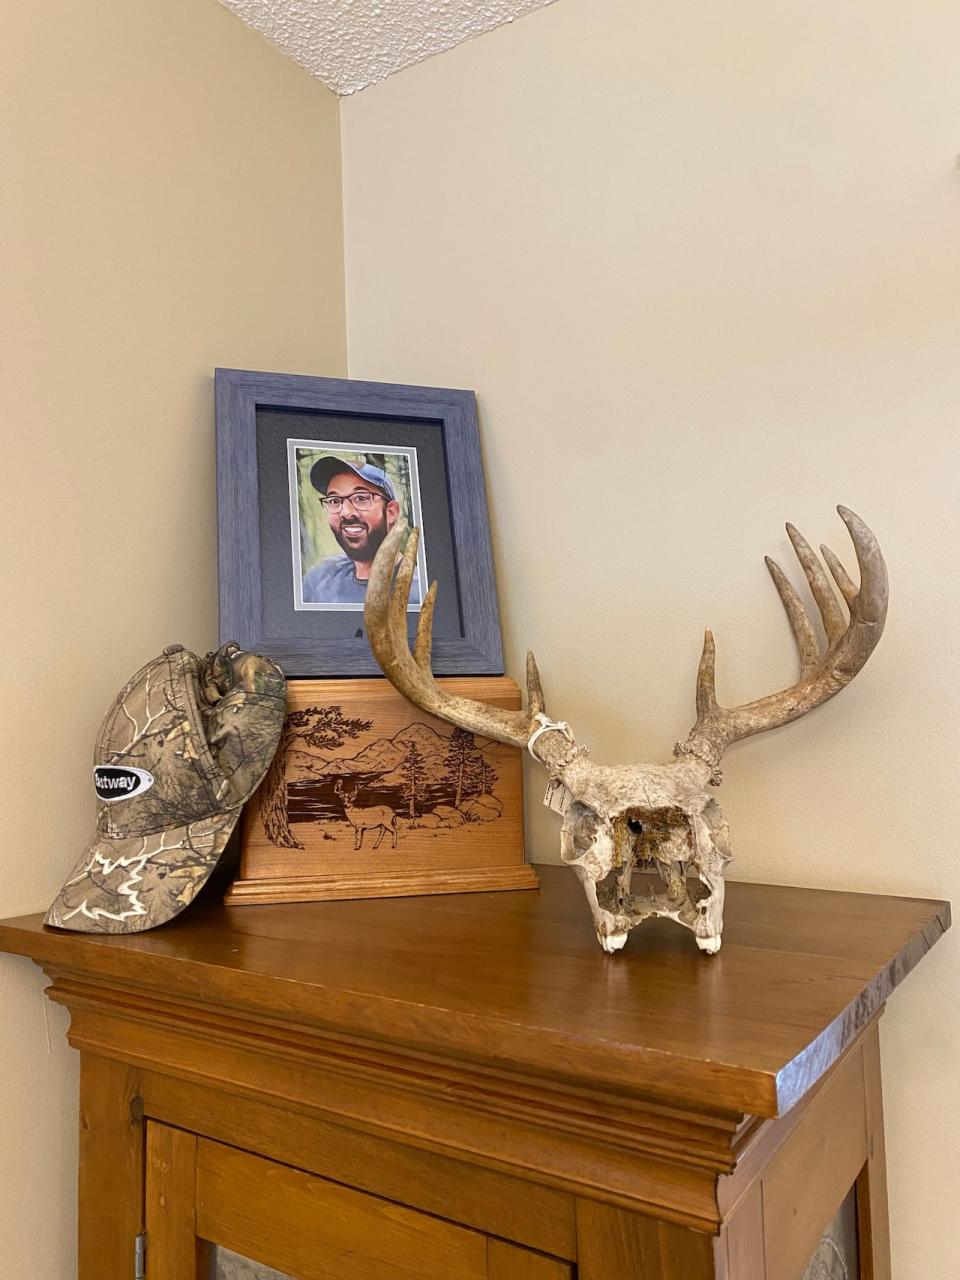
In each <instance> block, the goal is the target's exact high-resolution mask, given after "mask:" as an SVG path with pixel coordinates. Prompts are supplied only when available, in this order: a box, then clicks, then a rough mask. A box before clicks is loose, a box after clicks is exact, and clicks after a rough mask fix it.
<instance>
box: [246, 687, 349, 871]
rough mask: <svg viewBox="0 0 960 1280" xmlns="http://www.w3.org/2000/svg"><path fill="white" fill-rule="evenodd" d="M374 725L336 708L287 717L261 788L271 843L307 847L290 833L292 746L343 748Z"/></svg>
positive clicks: (309, 709)
mask: <svg viewBox="0 0 960 1280" xmlns="http://www.w3.org/2000/svg"><path fill="white" fill-rule="evenodd" d="M372 724H373V721H372V720H355V719H350V718H349V717H348V716H345V715H344V714H343V711H342V709H341V708H340V707H339V706H335V705H334V706H327V707H304V709H303V710H302V711H291V712H290V713H289V714H288V715H287V717H286V719H285V720H284V722H283V733H282V734H281V735H280V745H279V747H278V748H277V754H276V755H275V756H274V758H273V764H272V765H271V766H270V772H269V773H268V774H267V776H266V778H265V779H264V782H263V786H262V787H261V788H260V820H261V821H262V823H263V829H264V831H265V832H266V835H267V839H268V840H270V841H271V842H272V843H273V844H275V845H279V846H280V847H281V848H284V849H302V848H303V845H302V844H301V843H300V841H299V840H298V839H297V837H296V836H295V835H294V834H293V832H292V831H291V830H290V821H289V818H288V816H287V786H286V772H287V753H288V752H289V751H290V749H291V747H293V746H294V744H296V743H303V745H304V746H307V747H312V748H313V749H314V750H316V751H332V750H333V748H334V747H342V746H343V744H344V742H345V741H346V740H347V738H356V737H358V736H359V735H360V734H361V733H366V732H367V730H368V729H369V728H370V727H371V725H372Z"/></svg>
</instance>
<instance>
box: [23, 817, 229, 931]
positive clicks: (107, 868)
mask: <svg viewBox="0 0 960 1280" xmlns="http://www.w3.org/2000/svg"><path fill="white" fill-rule="evenodd" d="M240 810H241V806H237V807H236V808H233V809H227V810H225V811H224V812H223V813H217V814H212V815H211V816H210V817H208V818H200V819H198V820H197V821H196V822H190V823H188V824H187V825H186V826H183V827H171V828H168V829H167V830H165V831H158V832H156V833H155V834H152V835H146V836H127V837H125V838H123V839H111V838H110V837H108V836H104V835H103V834H102V833H100V832H98V833H97V836H96V839H94V841H93V842H92V844H91V845H90V846H89V848H88V849H87V851H86V852H85V853H84V855H83V857H82V858H81V859H80V862H79V863H78V864H77V867H76V869H75V871H74V872H73V874H72V875H71V876H70V879H69V880H68V881H67V882H66V884H65V885H64V886H63V888H62V889H61V890H60V892H59V893H58V894H57V896H56V899H55V900H54V902H53V905H52V906H51V908H50V910H49V911H48V912H47V914H46V916H45V917H44V923H45V924H49V925H53V926H54V927H55V928H58V929H71V930H74V931H76V932H78V933H140V932H142V931H143V930H145V929H153V928H155V927H156V926H157V925H158V924H165V923H166V922H167V921H168V920H172V919H173V918H174V916H177V915H179V914H180V912H181V911H183V910H184V908H186V907H188V906H189V905H190V903H191V902H192V901H193V900H194V898H195V897H196V896H197V894H198V893H199V892H200V890H201V889H202V888H203V886H204V885H205V884H206V883H207V881H208V880H209V878H210V875H211V873H212V871H213V869H214V867H215V866H216V865H217V863H218V862H219V860H220V855H221V854H222V853H223V850H224V848H225V846H226V843H227V841H228V840H229V839H230V835H231V833H232V831H233V828H234V827H235V826H236V824H237V819H238V818H239V817H240Z"/></svg>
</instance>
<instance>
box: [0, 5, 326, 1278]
mask: <svg viewBox="0 0 960 1280" xmlns="http://www.w3.org/2000/svg"><path fill="white" fill-rule="evenodd" d="M0 163H2V178H0V259H2V268H0V277H2V286H0V365H2V369H3V373H2V377H0V436H2V440H3V455H2V456H3V470H2V473H0V495H2V499H0V546H2V548H3V594H4V608H3V618H4V630H5V636H4V639H5V644H6V645H7V652H8V659H7V661H6V662H5V663H4V676H3V682H2V683H3V691H2V704H3V734H2V739H0V812H2V814H3V839H2V842H0V886H2V888H0V916H8V915H14V914H17V913H21V912H28V911H36V910H39V909H41V908H43V907H45V906H46V905H47V904H48V902H49V900H50V898H51V897H52V896H53V894H54V893H55V891H56V889H57V888H58V887H59V885H60V883H61V881H62V879H63V877H64V875H65V874H66V872H67V870H68V868H69V866H70V864H71V863H72V862H73V860H74V858H75V857H76V855H77V854H78V852H79V849H80V846H81V843H82V841H83V840H84V838H85V836H86V834H87V828H88V827H92V823H93V819H94V808H93V798H92V793H91V789H90V786H89V779H88V768H89V765H90V762H91V752H92V750H93V737H94V733H95V731H96V728H97V725H98V723H99V720H100V718H101V716H102V714H103V712H104V710H105V709H106V706H107V705H108V703H109V700H110V699H111V697H112V696H113V695H114V694H115V692H116V690H117V688H118V686H119V684H120V683H122V681H123V679H125V678H126V676H127V675H129V674H130V673H131V672H132V671H133V670H135V669H136V667H137V666H138V665H139V664H141V663H142V662H144V661H146V660H147V659H148V658H150V657H152V656H153V655H154V654H155V653H157V652H158V651H159V649H160V648H162V646H163V645H165V644H167V643H169V642H170V641H172V640H177V641H181V642H182V643H185V644H187V645H188V646H190V647H197V648H200V649H201V651H202V650H203V649H204V648H205V647H208V646H210V645H212V644H213V643H214V642H215V640H216V511H215V491H214V439H213V400H212V382H211V371H212V369H213V368H214V366H215V365H218V364H220V365H234V366H239V367H241V368H244V367H245V368H263V369H279V370H285V371H290V372H296V371H303V372H311V373H329V374H343V372H344V332H343V329H344V324H343V281H342V233H341V212H340V210H341V197H340V158H339V139H338V120H337V103H336V99H335V98H334V97H333V95H332V94H330V93H329V92H327V90H325V89H324V88H323V87H322V86H321V85H320V84H319V82H317V81H315V80H312V79H311V78H310V77H309V76H308V75H307V74H306V73H305V72H303V71H301V70H300V69H299V68H297V67H295V66H294V64H293V63H291V62H289V61H287V60H285V59H284V58H282V57H281V56H280V55H279V54H278V53H277V52H276V51H275V50H274V49H273V48H272V47H271V46H270V45H269V44H267V42H266V41H264V40H263V39H262V38H261V37H259V36H256V35H254V34H253V33H252V32H250V31H248V30H247V29H246V28H245V27H244V26H242V24H241V23H239V22H238V21H237V19H236V18H235V17H233V16H232V15H231V14H229V13H227V12H226V10H224V9H222V8H220V6H219V5H218V4H216V3H215V0H163V2H162V3H157V2H156V0H100V2H98V3H96V4H93V5H91V4H86V3H81V2H80V0H53V2H52V3H42V4H23V5H12V4H11V5H6V6H4V21H3V41H2V49H0ZM41 985H42V981H41V976H40V974H39V972H38V971H37V970H36V969H34V968H33V966H32V965H30V964H29V963H28V962H27V961H17V960H12V959H10V958H8V957H4V956H0V1045H2V1049H0V1098H2V1100H3V1121H2V1123H0V1246H2V1248H0V1252H2V1261H0V1272H2V1275H3V1277H4V1280H37V1277H38V1276H51V1277H58V1278H59V1277H68V1276H70V1275H73V1274H74V1262H73V1249H74V1192H73V1186H74V1177H75V1175H74V1167H75V1160H76V1143H75V1131H76V1074H75V1073H76V1061H75V1059H76V1055H75V1054H73V1052H72V1051H69V1050H68V1049H67V1048H66V1046H65V1043H64V1039H63V1032H64V1030H65V1024H66V1018H65V1016H64V1015H63V1014H62V1012H61V1011H60V1010H59V1009H54V1008H52V1007H47V1004H46V1002H45V1001H43V1000H42V998H41V994H40V993H41ZM131 1257H132V1255H131Z"/></svg>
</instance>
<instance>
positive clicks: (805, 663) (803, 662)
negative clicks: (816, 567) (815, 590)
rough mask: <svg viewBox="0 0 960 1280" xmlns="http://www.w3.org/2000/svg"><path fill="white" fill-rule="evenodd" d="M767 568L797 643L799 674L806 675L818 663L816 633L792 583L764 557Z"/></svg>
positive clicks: (776, 566) (777, 566) (768, 558)
mask: <svg viewBox="0 0 960 1280" xmlns="http://www.w3.org/2000/svg"><path fill="white" fill-rule="evenodd" d="M764 558H765V560H766V564H767V568H768V569H769V570H770V577H771V578H773V582H774V586H775V587H776V588H777V591H778V592H779V593H780V599H781V601H782V602H783V607H784V610H785V611H786V615H787V618H788V619H789V621H790V628H791V630H792V631H793V638H794V639H795V640H796V642H797V650H798V652H799V654H800V674H801V676H805V675H808V674H809V673H810V672H811V671H812V670H813V669H814V667H816V665H817V663H818V662H819V661H820V645H819V644H818V643H817V633H816V632H815V631H814V629H813V624H812V623H811V621H810V618H809V617H808V615H807V611H806V609H804V607H803V602H802V600H801V599H800V597H799V596H798V595H797V593H796V591H795V590H794V586H793V583H792V582H791V581H790V579H789V578H788V577H787V575H786V574H785V573H784V572H783V570H782V569H781V568H780V566H779V565H778V564H777V562H776V560H771V559H770V557H769V556H766V557H764Z"/></svg>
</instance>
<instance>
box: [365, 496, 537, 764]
mask: <svg viewBox="0 0 960 1280" xmlns="http://www.w3.org/2000/svg"><path fill="white" fill-rule="evenodd" d="M407 529H408V526H407V522H406V521H405V520H398V521H397V523H396V524H395V525H394V527H393V528H392V529H391V530H390V532H389V533H388V534H387V536H386V538H384V540H383V542H382V544H381V546H380V549H379V550H378V551H377V554H376V556H375V558H374V561H373V565H372V566H371V569H370V579H369V581H368V583H367V602H366V605H365V607H364V620H365V622H366V626H367V638H368V639H369V641H370V648H371V649H372V651H373V656H374V657H375V658H376V660H377V662H378V663H379V664H380V668H381V670H382V671H383V674H384V675H385V676H386V677H387V679H388V680H389V681H390V683H391V684H392V685H393V686H394V688H395V689H397V690H398V692H400V693H402V694H403V695H404V697H406V698H409V700H410V701H411V702H412V703H414V705H415V706H418V707H420V708H421V709H422V710H424V711H426V712H428V713H429V714H430V715H434V716H439V717H440V718H441V719H443V720H448V721H450V722H451V723H452V724H456V725H459V726H460V727H461V728H462V729H469V730H470V731H471V732H472V733H481V734H483V735H485V736H486V737H488V738H496V739H497V740H498V741H500V742H509V743H511V744H512V745H513V746H518V747H525V746H526V745H527V742H528V741H529V738H530V735H531V733H532V732H533V728H534V724H535V719H534V717H535V715H536V712H537V711H538V710H540V709H542V706H543V692H542V690H541V688H540V677H539V675H538V674H537V667H536V663H535V662H532V656H528V659H527V685H528V689H529V690H530V702H531V706H530V709H529V711H527V712H524V711H506V710H504V709H503V708H501V707H491V706H488V705H486V704H485V703H480V702H474V701H473V700H472V699H471V698H463V697H460V696H459V695H457V694H452V693H449V692H448V691H447V690H446V689H443V688H441V686H440V685H438V684H437V682H436V680H434V678H433V674H432V672H431V670H430V644H431V636H432V631H433V611H434V605H435V602H436V596H437V584H436V583H435V582H434V583H432V584H431V586H430V590H429V591H428V592H427V595H426V597H425V599H424V601H423V605H422V606H421V610H420V622H419V625H418V627H417V635H416V639H415V641H414V648H413V652H412V653H411V651H410V645H409V642H408V639H407V604H408V602H409V599H410V586H411V583H412V581H413V575H414V572H415V570H416V565H417V545H418V542H419V536H420V534H419V530H418V529H413V530H411V531H410V537H409V538H408V539H407V544H406V547H405V549H404V552H403V555H402V556H401V558H400V563H399V565H397V553H398V552H399V550H400V545H401V542H402V540H403V538H404V536H405V535H406V533H407ZM395 566H396V570H395V568H394V567H395ZM394 579H395V580H394ZM531 664H532V665H531Z"/></svg>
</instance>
